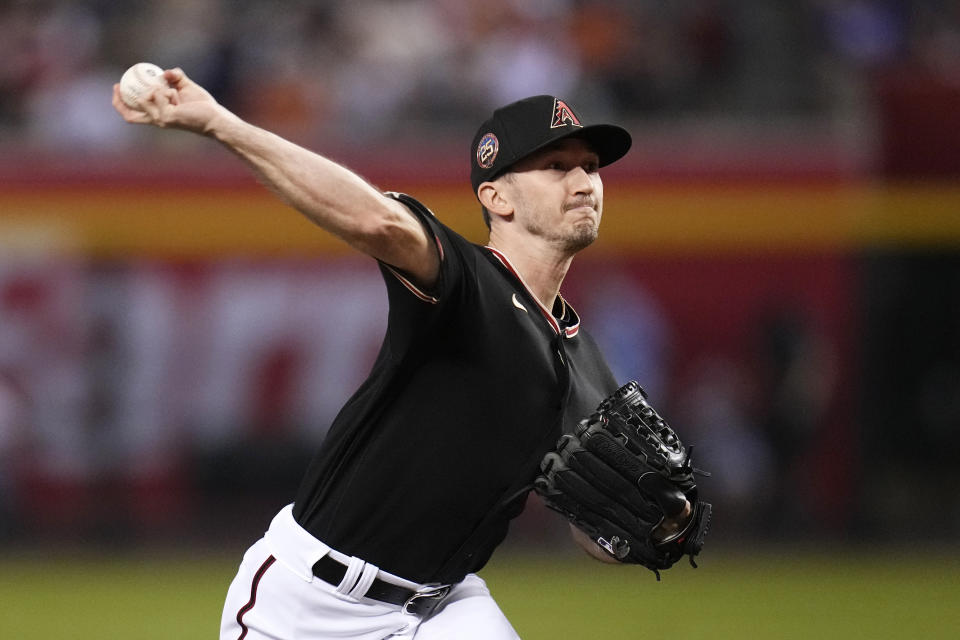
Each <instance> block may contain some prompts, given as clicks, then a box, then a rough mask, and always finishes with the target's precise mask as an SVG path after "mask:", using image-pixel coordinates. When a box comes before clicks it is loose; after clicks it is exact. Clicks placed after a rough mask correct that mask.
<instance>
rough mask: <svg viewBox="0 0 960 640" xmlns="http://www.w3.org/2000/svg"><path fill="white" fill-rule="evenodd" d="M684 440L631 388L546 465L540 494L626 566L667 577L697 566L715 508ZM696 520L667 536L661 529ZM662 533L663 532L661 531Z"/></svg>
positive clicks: (567, 438) (562, 443)
mask: <svg viewBox="0 0 960 640" xmlns="http://www.w3.org/2000/svg"><path fill="white" fill-rule="evenodd" d="M692 451H693V447H690V449H685V448H684V446H683V444H682V443H681V442H680V439H679V438H678V437H677V434H676V433H675V432H674V431H673V429H671V428H670V427H669V426H668V425H667V423H666V422H665V421H664V420H663V418H661V417H660V415H659V414H657V412H656V411H655V410H654V409H653V407H651V406H650V405H649V404H648V403H647V395H646V392H644V390H643V389H642V388H641V387H640V385H639V384H637V383H636V382H633V381H631V382H629V383H627V384H626V385H624V386H622V387H621V388H620V389H618V390H617V391H616V392H614V393H613V394H612V395H611V396H610V397H609V398H607V399H606V400H604V401H603V402H601V403H600V406H599V407H598V408H597V411H596V412H595V413H594V414H592V415H591V416H589V417H588V418H585V419H584V420H581V421H580V423H579V424H578V425H577V427H576V429H575V433H574V434H572V435H564V436H563V437H562V438H560V440H559V442H558V443H557V448H556V450H555V451H551V452H549V453H547V455H546V456H545V457H544V458H543V461H542V462H541V464H540V468H541V470H542V472H543V473H542V474H541V475H539V476H538V477H537V479H536V480H535V481H534V489H535V490H536V492H537V493H538V494H540V496H542V497H543V499H544V501H545V503H546V505H547V506H548V507H550V508H551V509H553V510H555V511H558V512H559V513H561V514H563V515H564V516H565V517H566V518H567V519H568V520H570V522H572V523H573V524H574V525H575V526H576V527H577V528H579V529H580V530H581V531H583V532H584V533H586V534H587V535H588V536H590V538H591V539H592V540H594V541H595V542H596V543H597V544H598V545H599V546H600V547H601V548H602V549H604V550H605V551H606V552H607V553H609V554H610V555H611V556H613V557H614V558H616V559H617V560H619V561H620V562H625V563H632V564H641V565H643V566H644V567H647V568H648V569H650V570H651V571H653V572H654V573H656V575H657V580H659V579H660V571H661V570H663V569H669V568H670V567H671V566H673V564H674V563H675V562H676V561H677V560H679V559H680V558H682V557H683V556H684V555H687V556H689V557H690V564H691V565H693V566H694V567H696V566H697V565H696V564H695V563H694V561H693V557H694V556H695V555H697V554H698V553H700V549H701V548H702V547H703V539H704V537H705V536H706V534H707V529H708V527H709V525H710V515H711V506H710V504H709V503H707V502H703V501H702V500H700V498H699V496H698V492H697V484H696V482H695V481H694V472H695V471H696V472H697V473H700V474H702V475H709V474H706V473H705V472H702V471H699V470H695V469H694V468H693V467H692V466H691V462H690V454H691V453H692ZM688 502H689V503H690V506H691V508H692V509H691V516H690V519H689V520H688V521H686V522H685V523H683V524H681V526H680V527H679V528H678V530H677V531H674V532H673V533H670V534H669V535H666V536H664V535H663V533H662V531H663V529H660V525H661V524H663V523H664V521H665V520H666V519H673V518H677V517H678V516H680V515H681V514H682V513H683V511H684V509H685V508H686V505H687V503H688ZM658 529H659V530H658Z"/></svg>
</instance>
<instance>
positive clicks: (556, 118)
mask: <svg viewBox="0 0 960 640" xmlns="http://www.w3.org/2000/svg"><path fill="white" fill-rule="evenodd" d="M570 136H577V137H579V138H583V139H585V140H587V142H589V143H590V146H591V147H593V149H594V151H596V152H597V155H599V156H600V166H601V167H604V166H606V165H608V164H610V163H612V162H615V161H617V160H619V159H620V158H622V157H623V156H624V155H626V153H627V151H629V150H630V144H631V142H632V140H631V138H630V134H629V133H628V132H627V130H626V129H624V128H623V127H618V126H617V125H614V124H600V123H592V122H589V121H587V120H586V119H585V118H583V117H581V115H580V114H578V113H577V112H575V111H574V110H573V109H572V108H571V107H570V103H568V102H566V101H565V100H561V99H560V98H557V97H555V96H547V95H542V96H533V97H530V98H524V99H523V100H518V101H517V102H511V103H510V104H508V105H506V106H504V107H500V108H499V109H497V110H496V111H494V112H493V115H492V116H491V117H490V119H489V120H487V121H486V122H484V123H483V124H482V125H480V128H479V129H477V133H476V135H475V136H474V137H473V144H472V145H471V146H470V182H471V184H473V193H474V195H476V193H477V187H479V186H480V184H481V183H483V182H487V181H489V180H493V179H494V178H496V177H497V176H499V175H501V174H502V173H504V172H506V171H507V170H508V169H509V168H510V167H511V166H513V165H514V164H515V163H516V162H517V161H518V160H521V159H523V158H525V157H526V156H528V155H530V154H531V153H533V152H534V151H537V150H539V149H542V148H543V147H545V146H547V145H548V144H550V143H552V142H555V141H557V140H560V139H562V138H567V137H570Z"/></svg>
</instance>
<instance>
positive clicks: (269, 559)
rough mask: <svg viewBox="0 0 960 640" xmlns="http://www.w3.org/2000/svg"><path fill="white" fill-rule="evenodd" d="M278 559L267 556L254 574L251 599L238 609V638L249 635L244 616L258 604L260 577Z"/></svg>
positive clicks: (239, 639) (240, 639)
mask: <svg viewBox="0 0 960 640" xmlns="http://www.w3.org/2000/svg"><path fill="white" fill-rule="evenodd" d="M276 561H277V559H276V558H274V557H273V556H269V557H267V559H266V560H265V561H264V562H263V564H262V565H260V568H259V569H257V573H256V574H254V576H253V584H251V585H250V600H249V601H248V602H247V604H245V605H243V606H242V607H240V611H237V624H239V625H240V635H239V636H238V637H237V640H243V639H244V638H246V637H247V632H248V631H249V629H248V628H247V625H245V624H243V616H244V615H246V613H247V612H248V611H250V609H253V606H254V605H255V604H257V587H259V586H260V579H261V578H263V574H265V573H266V572H267V569H269V568H270V565H272V564H273V563H274V562H276Z"/></svg>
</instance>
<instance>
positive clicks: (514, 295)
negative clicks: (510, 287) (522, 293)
mask: <svg viewBox="0 0 960 640" xmlns="http://www.w3.org/2000/svg"><path fill="white" fill-rule="evenodd" d="M512 300H513V306H515V307H516V308H517V309H520V310H522V311H523V312H524V313H529V312H528V311H527V308H526V307H525V306H523V305H522V304H520V301H519V300H517V294H513V298H512Z"/></svg>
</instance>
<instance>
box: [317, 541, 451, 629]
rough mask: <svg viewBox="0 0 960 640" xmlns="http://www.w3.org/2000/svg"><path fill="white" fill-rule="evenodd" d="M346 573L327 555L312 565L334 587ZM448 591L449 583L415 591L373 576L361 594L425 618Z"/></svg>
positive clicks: (339, 563)
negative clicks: (364, 591) (367, 587)
mask: <svg viewBox="0 0 960 640" xmlns="http://www.w3.org/2000/svg"><path fill="white" fill-rule="evenodd" d="M346 574H347V566H346V565H345V564H343V563H342V562H338V561H337V560H334V559H333V558H331V557H330V556H329V555H326V556H323V557H322V558H320V559H319V560H317V563H316V564H314V565H313V575H315V576H317V577H318V578H320V579H321V580H323V581H324V582H326V583H328V584H331V585H333V586H334V587H337V586H339V585H340V583H341V582H343V576H345V575H346ZM449 592H450V586H449V585H444V586H439V587H434V588H432V589H429V590H425V591H415V590H413V589H407V588H406V587H401V586H398V585H395V584H390V583H389V582H387V581H385V580H381V579H380V578H374V579H373V583H371V585H370V588H369V589H367V592H366V593H364V594H363V596H364V597H366V598H372V599H374V600H379V601H380V602H386V603H387V604H395V605H397V606H402V607H403V612H404V613H412V614H414V615H416V616H421V617H423V618H426V617H427V616H429V615H430V614H431V613H433V610H434V609H436V608H437V605H439V604H440V603H441V602H442V601H443V599H444V598H445V597H446V595H447V594H448V593H449Z"/></svg>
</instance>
